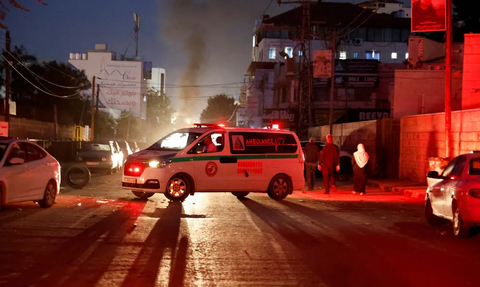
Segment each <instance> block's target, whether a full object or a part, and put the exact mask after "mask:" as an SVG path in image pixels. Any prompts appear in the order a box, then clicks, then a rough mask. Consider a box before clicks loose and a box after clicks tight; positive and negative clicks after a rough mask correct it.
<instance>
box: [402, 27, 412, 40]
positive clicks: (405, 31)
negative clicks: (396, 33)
mask: <svg viewBox="0 0 480 287" xmlns="http://www.w3.org/2000/svg"><path fill="white" fill-rule="evenodd" d="M408 37H410V30H408V29H403V30H402V36H401V37H400V42H408Z"/></svg>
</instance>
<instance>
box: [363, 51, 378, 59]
mask: <svg viewBox="0 0 480 287" xmlns="http://www.w3.org/2000/svg"><path fill="white" fill-rule="evenodd" d="M365 59H367V60H379V61H380V52H376V51H367V52H366V53H365Z"/></svg>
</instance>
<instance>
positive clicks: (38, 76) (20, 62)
mask: <svg viewBox="0 0 480 287" xmlns="http://www.w3.org/2000/svg"><path fill="white" fill-rule="evenodd" d="M0 47H2V48H3V49H4V50H5V47H4V46H2V45H0ZM5 51H6V52H7V53H8V54H9V55H10V56H12V57H13V58H14V59H15V60H17V62H18V63H19V64H20V65H22V66H23V67H25V69H27V71H28V72H30V73H31V74H32V75H35V76H36V78H37V80H38V79H41V80H43V81H45V82H47V83H49V84H51V85H54V86H57V87H60V88H64V89H81V88H83V87H84V86H83V85H82V86H77V87H69V86H63V85H59V84H56V83H53V82H51V81H49V80H47V79H45V78H43V77H42V76H40V75H38V74H37V73H35V72H34V71H32V70H31V69H30V68H28V67H27V66H26V65H25V64H24V63H23V62H22V61H21V60H20V59H18V58H17V57H15V56H14V55H13V54H12V53H10V52H9V51H7V50H5ZM42 86H43V85H42ZM44 87H45V86H44ZM45 89H46V87H45Z"/></svg>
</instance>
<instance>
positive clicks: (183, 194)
mask: <svg viewBox="0 0 480 287" xmlns="http://www.w3.org/2000/svg"><path fill="white" fill-rule="evenodd" d="M191 188H192V187H191V184H190V181H189V180H188V178H187V177H185V176H183V175H175V176H174V177H172V178H171V179H170V180H169V181H168V183H167V190H166V191H165V197H166V198H167V199H169V200H171V201H180V202H182V201H184V200H185V198H187V196H188V195H189V194H190V190H191Z"/></svg>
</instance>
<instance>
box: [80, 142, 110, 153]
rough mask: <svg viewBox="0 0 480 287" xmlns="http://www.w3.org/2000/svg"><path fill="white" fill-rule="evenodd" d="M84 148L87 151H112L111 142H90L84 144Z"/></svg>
mask: <svg viewBox="0 0 480 287" xmlns="http://www.w3.org/2000/svg"><path fill="white" fill-rule="evenodd" d="M83 150H87V151H110V145H109V144H102V143H90V144H86V145H84V146H83Z"/></svg>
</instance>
